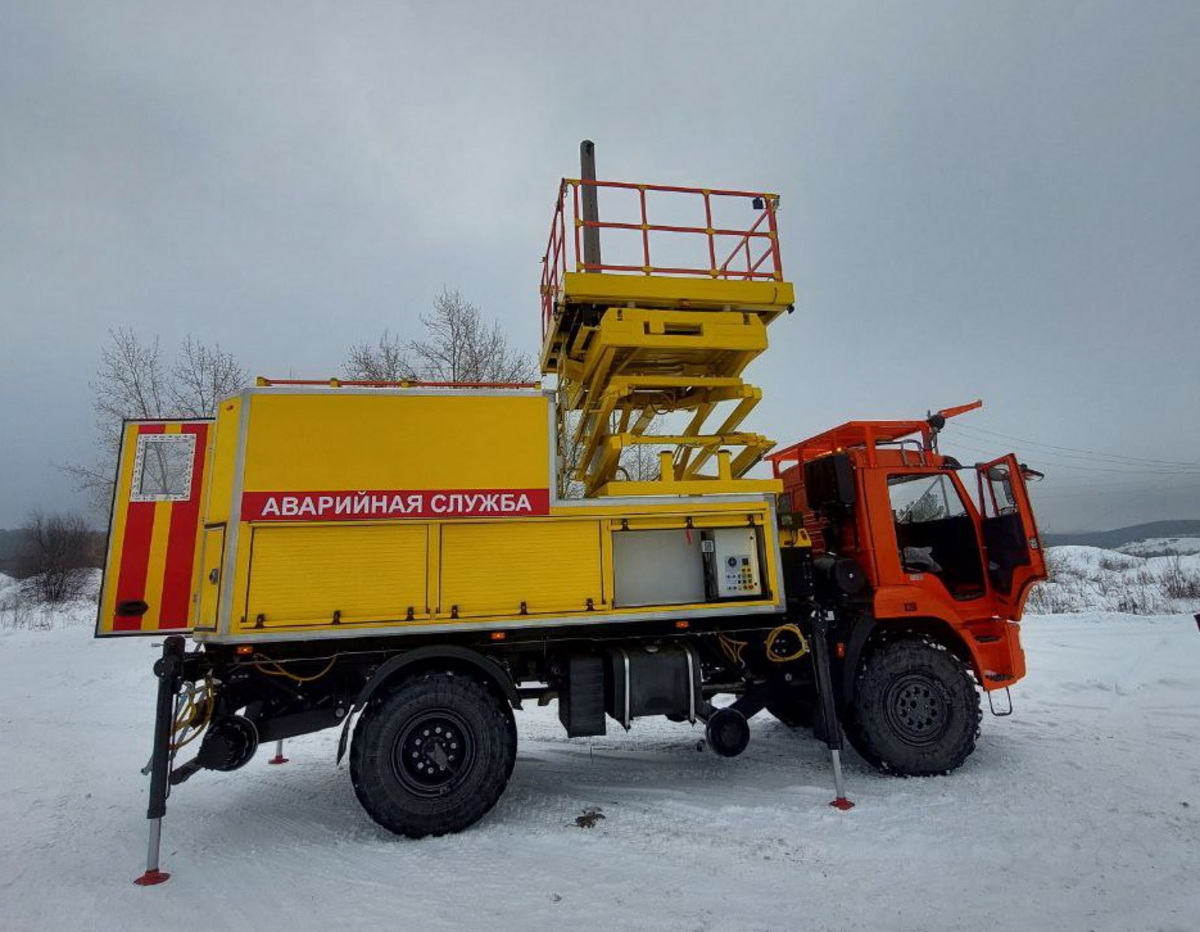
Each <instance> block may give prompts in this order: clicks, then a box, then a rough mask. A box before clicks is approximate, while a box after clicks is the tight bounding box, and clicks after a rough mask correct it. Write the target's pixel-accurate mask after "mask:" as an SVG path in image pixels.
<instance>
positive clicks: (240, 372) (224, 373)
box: [167, 336, 248, 418]
mask: <svg viewBox="0 0 1200 932" xmlns="http://www.w3.org/2000/svg"><path fill="white" fill-rule="evenodd" d="M247 381H248V376H247V374H246V370H245V369H243V368H242V367H241V366H240V365H238V362H237V360H236V359H234V357H233V354H232V353H229V352H226V351H225V350H223V349H221V347H220V345H218V344H214V345H213V346H211V347H210V346H205V345H204V344H202V343H200V342H198V341H197V340H194V339H192V337H190V336H188V337H185V338H184V341H183V343H182V344H180V347H179V356H178V357H177V358H176V360H175V365H174V366H172V367H171V377H170V378H169V379H168V381H167V397H168V398H169V400H170V403H171V411H172V413H171V415H170V416H171V417H186V418H198V417H212V416H213V414H214V413H215V412H216V410H217V402H218V401H220V400H221V399H222V398H227V397H229V396H230V395H232V394H234V393H235V392H237V391H239V390H240V389H241V388H242V387H243V386H244V385H245V384H246V382H247Z"/></svg>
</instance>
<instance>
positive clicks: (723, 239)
mask: <svg viewBox="0 0 1200 932" xmlns="http://www.w3.org/2000/svg"><path fill="white" fill-rule="evenodd" d="M591 194H594V195H595V200H596V201H597V202H599V201H600V200H603V202H604V204H605V209H606V210H607V211H609V213H608V214H607V218H606V219H601V217H600V213H599V210H598V209H597V211H596V213H595V216H585V215H584V210H583V204H584V203H585V202H586V200H587V199H588V196H589V195H591ZM651 203H653V204H654V205H655V207H656V209H659V210H662V211H663V212H664V213H667V214H669V215H670V218H671V219H673V220H674V219H675V218H684V219H680V220H677V221H676V222H671V223H652V222H651V221H650V217H649V213H650V204H651ZM778 206H779V198H778V196H777V195H774V194H769V193H765V192H752V191H723V190H714V189H708V188H682V187H675V186H665V185H649V184H629V183H624V182H612V181H593V180H590V179H570V178H568V179H563V182H562V185H561V186H560V189H559V199H558V204H557V207H556V210H555V215H554V222H553V224H552V226H551V231H550V238H549V242H548V244H547V250H546V256H545V258H544V260H543V261H544V270H543V276H542V328H543V344H542V358H541V364H542V371H543V372H545V373H553V374H555V375H557V376H558V383H559V391H560V401H561V409H562V410H563V411H564V412H576V416H575V417H573V418H567V419H565V420H564V422H563V423H562V424H561V425H560V440H561V448H562V449H565V450H570V451H573V454H574V455H573V456H571V457H569V461H564V464H563V466H562V469H561V470H560V477H559V478H560V482H559V484H560V488H562V487H564V486H565V485H566V483H567V481H568V480H569V479H574V480H576V481H579V482H582V483H583V489H584V493H585V494H586V495H589V496H597V495H599V496H603V495H611V494H624V495H628V494H638V493H642V492H644V493H647V494H660V495H661V494H671V493H676V494H699V493H715V492H722V491H742V492H745V491H775V490H777V487H778V482H777V481H776V480H771V479H767V480H751V479H745V478H744V475H745V473H746V472H747V471H748V470H749V469H750V468H751V467H752V466H754V465H755V463H757V462H758V461H759V460H760V459H762V457H763V455H765V454H766V452H767V451H768V450H770V449H771V447H772V446H773V441H770V440H768V439H767V438H765V437H762V436H761V435H759V434H754V433H746V432H741V431H739V430H738V426H739V425H740V424H741V423H742V421H743V420H744V419H745V417H746V415H747V414H749V413H750V411H751V410H752V409H753V408H754V406H755V405H756V404H757V403H758V401H759V399H760V398H761V396H762V393H761V391H760V390H759V389H757V388H755V387H753V386H751V385H747V384H746V383H745V382H743V381H742V378H741V375H742V372H743V370H744V369H745V368H746V366H747V365H748V364H749V363H750V362H751V361H752V360H753V359H754V358H755V357H757V356H758V354H759V353H761V352H762V351H763V350H765V349H766V348H767V333H766V328H767V325H769V324H770V323H771V321H773V320H774V319H775V318H776V317H778V316H779V315H780V314H782V313H785V312H787V311H790V310H791V309H792V306H793V302H794V299H795V296H794V290H793V288H792V285H791V283H790V282H787V281H785V280H784V279H783V272H782V267H781V265H780V261H779V241H778V235H777V229H776V224H775V215H776V211H777V210H778ZM622 208H624V210H622ZM746 208H749V209H750V213H751V217H752V222H750V223H749V224H747V223H746V222H745V219H744V217H745V213H744V212H745V210H746ZM733 211H741V213H740V217H741V218H742V219H735V220H731V221H729V222H721V219H722V217H724V216H733ZM689 212H690V215H691V218H696V217H699V218H700V222H696V221H695V220H694V219H689V217H688V215H689ZM588 237H591V242H592V243H593V244H594V245H593V247H592V249H591V252H590V254H589V249H588V247H587V246H586V245H585V241H586V239H587V238H588ZM652 252H653V255H652ZM602 255H603V256H605V258H604V259H603V260H602V259H601V256H602ZM725 403H728V404H727V406H728V407H730V410H729V411H728V413H727V414H726V415H725V417H724V418H723V419H722V420H721V421H720V423H719V425H718V426H716V428H715V429H706V424H707V422H708V420H709V418H710V416H712V415H713V414H714V412H715V411H716V410H717V408H718V406H720V405H722V404H725ZM678 412H686V413H687V415H688V416H689V418H688V422H687V424H686V426H684V427H683V428H682V429H681V430H676V431H673V432H672V433H671V434H669V435H664V434H660V433H654V432H651V431H650V426H651V424H652V422H653V421H654V420H655V418H657V417H660V416H666V415H670V414H675V413H678ZM568 421H570V423H568ZM639 444H652V445H655V446H658V447H673V448H674V450H673V452H669V453H662V454H660V457H659V461H660V463H661V469H660V472H659V476H658V478H657V480H655V481H631V480H629V479H628V478H625V479H622V478H619V474H620V471H621V455H622V452H623V451H625V450H627V449H628V448H630V447H632V446H636V445H639ZM725 448H736V449H735V450H733V451H731V450H727V449H725ZM714 458H715V459H716V461H717V469H716V472H715V473H706V472H703V471H702V469H703V468H704V467H705V466H707V465H708V464H709V463H710V462H711V461H712V460H713V459H714Z"/></svg>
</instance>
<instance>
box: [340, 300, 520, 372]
mask: <svg viewBox="0 0 1200 932" xmlns="http://www.w3.org/2000/svg"><path fill="white" fill-rule="evenodd" d="M421 323H422V324H423V325H424V327H425V334H426V338H425V339H424V340H410V341H408V343H407V344H402V343H401V342H400V341H399V340H396V339H394V338H393V337H391V336H390V335H389V334H388V332H387V331H386V330H385V331H384V333H383V336H381V337H380V338H379V342H378V343H377V344H374V345H372V344H368V343H362V344H358V345H356V346H354V347H352V348H351V350H350V354H349V356H348V357H347V359H346V364H345V366H344V370H345V373H346V376H347V377H348V378H351V379H363V380H366V381H383V382H398V381H403V380H405V379H414V378H417V379H424V380H427V381H431V382H531V381H533V380H535V379H536V378H537V368H536V366H535V365H534V361H533V358H532V356H530V355H529V354H528V353H523V352H521V351H519V350H516V349H514V348H513V347H511V346H509V344H508V338H507V337H506V336H505V334H504V330H503V329H502V328H501V326H500V323H499V322H498V321H492V322H491V323H490V324H488V323H485V322H484V320H483V316H482V314H481V313H480V311H479V308H478V307H476V306H475V305H474V304H471V303H470V302H469V301H467V300H466V299H465V298H464V297H463V296H462V294H461V293H460V292H458V291H450V290H446V291H443V292H442V293H441V294H440V295H438V297H437V298H435V299H434V302H433V311H432V312H431V313H430V314H428V315H425V314H422V315H421Z"/></svg>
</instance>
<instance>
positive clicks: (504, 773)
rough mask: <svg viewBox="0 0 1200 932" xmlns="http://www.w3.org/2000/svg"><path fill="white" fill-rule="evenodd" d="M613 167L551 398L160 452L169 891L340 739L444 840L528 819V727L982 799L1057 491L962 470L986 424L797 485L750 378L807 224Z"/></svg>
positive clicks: (547, 349) (578, 211) (160, 725)
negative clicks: (761, 418) (507, 799)
mask: <svg viewBox="0 0 1200 932" xmlns="http://www.w3.org/2000/svg"><path fill="white" fill-rule="evenodd" d="M582 153H583V156H584V158H583V171H582V172H581V177H580V178H576V179H570V178H568V179H563V181H562V183H561V184H560V187H559V192H558V198H557V200H556V203H555V207H554V213H553V220H552V224H551V231H550V235H549V237H548V240H547V248H546V252H545V255H544V258H543V266H542V283H541V304H542V325H543V344H542V351H541V357H540V365H541V371H542V373H543V376H544V380H543V382H541V383H534V384H526V385H511V384H470V385H461V384H435V383H419V382H399V383H367V382H352V381H345V380H339V379H329V380H323V381H305V380H290V379H289V380H272V379H266V378H260V379H259V380H258V382H257V384H256V385H254V386H252V387H250V388H247V389H246V390H244V391H243V392H241V393H240V394H239V395H237V396H235V397H230V398H227V399H224V400H222V401H221V402H220V403H219V405H218V408H217V411H216V413H215V417H213V418H208V419H188V420H154V421H149V420H133V421H128V422H127V423H126V425H125V428H124V434H123V441H122V448H121V453H120V458H119V463H118V468H117V476H116V484H115V497H114V503H113V511H112V520H111V525H110V529H109V543H108V551H107V559H106V566H105V573H104V581H103V586H102V592H101V598H100V603H99V612H98V620H97V635H98V636H100V637H128V636H157V637H163V638H164V640H163V642H162V653H161V656H160V657H159V659H158V660H157V661H156V663H155V666H154V673H155V675H156V677H157V680H158V690H157V707H156V716H155V726H154V736H153V752H152V755H151V760H150V763H149V765H148V766H147V771H146V772H147V773H148V775H149V776H150V789H149V796H150V802H149V807H148V810H147V815H148V818H149V819H150V843H149V847H148V853H147V868H146V871H145V873H144V874H143V875H142V876H141V877H139V878H138V881H137V882H138V883H142V884H152V883H158V882H161V881H162V880H165V879H166V878H167V876H168V874H166V872H164V871H162V870H161V869H160V865H159V846H160V841H161V828H162V819H163V816H164V815H165V812H166V798H167V794H168V792H169V791H170V789H171V788H172V787H175V786H178V785H180V784H182V783H183V782H184V781H185V780H187V779H189V778H191V777H192V776H194V775H195V774H197V773H198V772H201V771H204V770H215V771H231V770H236V769H238V768H241V767H244V766H245V765H246V764H247V763H249V762H250V761H251V760H252V759H253V758H254V756H255V754H256V753H257V752H258V750H259V749H260V747H263V746H265V745H269V744H271V743H272V742H274V743H275V745H276V748H277V752H276V757H277V758H278V757H279V751H278V748H281V747H282V744H281V742H282V741H283V740H284V739H288V738H292V737H295V736H298V735H304V734H309V733H312V732H316V731H320V730H323V729H334V728H336V729H339V730H340V735H339V742H338V750H337V761H338V762H339V763H340V762H341V761H342V760H343V758H344V757H345V756H346V755H347V753H348V756H349V772H350V779H351V781H352V784H353V787H354V791H355V793H356V795H357V798H358V799H359V801H360V802H361V804H362V806H363V808H364V809H365V810H366V812H367V813H368V814H369V815H370V817H371V818H372V819H374V820H375V821H376V822H377V823H379V825H381V826H383V827H384V828H385V829H387V830H390V831H392V832H395V833H397V834H400V835H405V836H409V837H413V838H420V837H422V836H426V835H440V834H443V833H448V832H457V831H461V830H463V829H466V828H468V827H469V826H471V825H473V824H474V823H476V822H477V821H478V820H479V819H481V818H483V817H484V816H485V815H486V814H487V812H488V811H489V810H490V809H491V808H492V807H493V805H494V804H495V803H496V801H497V800H498V799H499V798H500V796H501V794H502V793H503V791H504V789H505V787H506V785H507V783H508V781H509V778H510V775H511V773H512V770H513V765H514V762H515V760H516V754H517V742H518V728H517V718H516V716H515V715H514V712H515V711H519V710H520V709H521V708H522V707H523V705H524V704H525V703H528V702H536V703H538V704H543V705H544V704H548V703H556V704H557V712H558V717H559V719H560V721H561V723H562V725H563V727H564V729H565V731H566V733H567V735H569V736H572V737H581V736H594V735H602V734H605V733H606V730H607V729H608V728H610V727H620V728H624V729H629V728H631V727H632V725H633V723H634V721H635V720H636V719H639V718H643V717H646V716H666V717H667V718H669V719H671V720H673V721H678V722H681V723H683V722H686V723H690V724H692V725H695V724H697V723H701V724H702V725H703V726H704V730H705V739H706V742H707V746H708V747H709V748H711V750H712V751H713V752H715V753H716V754H719V755H722V756H730V757H732V756H735V755H737V754H739V753H741V751H742V750H744V749H745V747H746V746H747V743H748V741H749V740H750V736H751V732H750V728H749V725H748V724H747V723H748V720H749V719H750V718H751V717H752V716H754V715H756V714H758V713H759V712H762V711H764V710H765V711H766V712H767V713H769V714H771V715H774V716H775V717H777V718H778V719H780V720H781V721H783V722H785V723H787V724H788V725H791V726H795V727H804V728H811V729H812V730H813V732H814V734H815V735H816V736H817V737H818V738H819V739H820V740H823V741H824V742H825V743H826V745H827V746H828V748H829V751H830V756H831V760H832V764H833V772H834V779H835V794H836V795H835V799H834V801H833V804H835V805H838V806H840V807H843V808H844V807H848V806H849V805H851V803H850V802H849V800H848V799H847V798H846V795H845V790H844V786H843V778H842V771H841V761H840V752H841V750H842V747H843V738H845V739H847V740H848V741H849V743H850V744H851V746H852V747H853V748H854V749H855V750H856V751H857V752H858V753H859V754H860V755H861V756H862V757H863V758H864V760H866V761H867V762H869V763H870V764H871V765H873V766H875V767H877V768H879V769H880V770H883V771H886V772H889V773H895V774H900V775H932V774H943V773H947V772H949V771H952V770H954V769H955V768H957V767H958V766H959V765H961V764H962V763H963V761H964V760H965V759H966V758H967V757H968V756H969V755H970V754H971V752H972V751H973V749H974V747H975V743H976V740H977V738H978V736H979V733H980V723H981V718H982V706H981V700H980V696H981V694H982V695H985V696H987V697H988V698H989V700H991V698H992V697H993V694H995V693H996V692H997V691H1007V689H1008V687H1010V686H1011V685H1012V684H1014V683H1016V682H1017V681H1018V680H1020V679H1021V677H1022V676H1024V674H1025V663H1024V655H1023V652H1022V649H1021V643H1020V625H1019V621H1020V618H1021V614H1022V609H1023V606H1024V603H1025V599H1026V597H1027V596H1028V593H1029V590H1030V587H1031V586H1032V585H1033V584H1034V583H1036V582H1037V581H1038V580H1039V579H1042V578H1044V576H1045V565H1044V561H1043V556H1042V551H1041V546H1040V543H1039V537H1038V531H1037V527H1036V523H1035V520H1034V516H1033V513H1032V509H1031V507H1030V501H1029V496H1028V492H1027V489H1026V481H1027V479H1029V478H1031V477H1033V476H1034V475H1035V474H1034V473H1033V472H1032V471H1031V470H1029V469H1028V468H1027V467H1025V466H1023V465H1022V464H1020V463H1019V462H1018V461H1017V460H1016V458H1015V457H1014V456H1012V455H1008V456H1003V457H1000V458H997V459H995V460H992V461H991V462H987V463H978V464H971V465H968V466H964V465H963V464H961V463H960V462H959V461H957V460H956V459H954V458H953V457H951V456H949V455H944V454H942V453H941V452H939V449H938V437H939V432H940V431H941V430H942V429H943V428H944V426H945V424H946V422H947V420H948V419H949V418H952V417H955V416H958V415H961V414H963V413H966V411H968V410H971V409H973V408H974V407H977V406H978V402H977V403H975V404H972V405H964V406H960V407H959V408H953V409H946V410H944V411H940V412H938V413H937V414H933V415H929V416H927V417H925V418H919V419H915V420H906V421H905V420H901V421H855V422H851V423H847V424H843V425H842V426H840V427H836V428H834V429H832V430H829V431H826V432H825V433H822V434H819V435H817V436H815V437H812V438H810V439H808V440H804V441H801V442H799V443H795V444H792V445H790V446H787V447H784V448H782V449H779V450H777V451H775V452H772V450H773V449H774V443H773V442H772V441H771V440H769V439H767V438H765V437H763V436H762V435H760V434H757V433H753V432H748V431H746V430H743V429H742V424H743V422H744V421H745V419H746V417H747V416H748V415H749V414H750V413H751V411H752V409H753V408H754V407H755V405H756V404H757V403H758V401H759V400H760V399H761V396H762V392H761V390H760V389H758V388H756V387H754V386H751V385H749V384H747V383H746V382H745V381H744V380H743V379H742V373H743V370H744V369H745V368H746V366H747V365H748V364H749V363H750V362H751V361H752V360H753V359H754V358H756V357H757V356H758V355H759V354H761V353H762V352H764V351H765V350H766V349H767V345H768V344H767V330H768V327H769V326H771V325H772V324H773V323H774V322H775V321H776V320H777V319H779V318H781V317H785V316H786V315H787V314H788V313H790V312H791V311H792V310H793V309H794V301H795V296H794V288H793V286H792V284H791V283H790V282H788V281H787V280H786V279H785V278H784V275H783V269H782V263H781V260H780V250H779V237H778V228H777V214H778V209H779V203H780V200H779V197H778V195H776V194H772V193H769V192H763V191H742V190H724V189H710V188H689V187H682V186H667V185H651V184H640V183H626V182H613V181H601V180H597V179H596V176H595V171H594V162H593V160H592V153H593V150H592V148H591V144H590V143H585V144H584V146H583V150H582ZM601 202H602V203H603V205H604V215H603V218H602V216H601V213H600V209H599V208H600V204H601ZM747 218H748V219H747ZM813 400H814V403H816V399H813ZM635 459H636V461H637V462H638V463H640V464H641V467H642V468H639V469H635V468H632V464H633V463H634V460H635ZM647 463H649V464H650V465H649V467H648V468H647V467H646V464H647ZM760 464H763V466H760ZM756 466H757V467H759V470H758V472H753V470H754V468H755V467H756ZM764 466H769V469H765V470H764ZM766 473H769V474H766ZM189 642H190V643H189ZM990 704H991V705H992V709H993V711H998V714H1004V713H1006V712H1008V711H1011V700H1010V701H1009V702H1008V703H1007V704H1006V706H1005V707H1002V708H1001V709H999V710H997V709H996V707H995V704H994V703H990Z"/></svg>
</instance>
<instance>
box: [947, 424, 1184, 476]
mask: <svg viewBox="0 0 1200 932" xmlns="http://www.w3.org/2000/svg"><path fill="white" fill-rule="evenodd" d="M954 426H955V427H956V428H958V429H959V430H965V431H967V432H969V433H980V434H987V435H988V436H992V437H1003V438H1004V439H1005V440H1011V441H1014V442H1016V443H1020V444H1022V445H1023V446H1030V447H1042V448H1045V449H1048V450H1058V451H1061V452H1062V454H1064V455H1067V456H1076V457H1085V456H1086V457H1093V458H1095V457H1099V458H1100V459H1102V460H1105V461H1108V462H1123V463H1128V464H1130V465H1149V466H1162V467H1174V468H1181V469H1185V470H1197V471H1200V463H1198V462H1189V461H1186V460H1160V459H1149V458H1146V457H1141V456H1125V455H1124V454H1120V453H1101V452H1099V451H1097V450H1084V449H1082V448H1080V447H1064V446H1059V445H1058V444H1053V443H1042V442H1040V441H1037V440H1027V439H1025V438H1024V437H1014V436H1013V435H1012V434H1002V433H1000V432H999V431H995V430H988V429H987V428H984V427H975V426H973V425H970V424H955V425H954Z"/></svg>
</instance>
